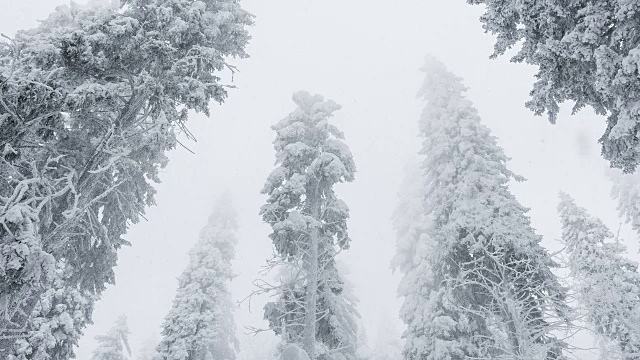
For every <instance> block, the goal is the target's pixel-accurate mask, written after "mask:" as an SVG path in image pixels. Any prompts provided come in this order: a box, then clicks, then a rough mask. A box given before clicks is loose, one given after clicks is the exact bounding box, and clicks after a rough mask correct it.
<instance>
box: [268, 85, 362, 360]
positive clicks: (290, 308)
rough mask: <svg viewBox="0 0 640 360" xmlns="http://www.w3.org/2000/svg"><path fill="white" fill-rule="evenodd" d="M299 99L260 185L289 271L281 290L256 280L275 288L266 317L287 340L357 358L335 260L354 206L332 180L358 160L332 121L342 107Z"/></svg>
mask: <svg viewBox="0 0 640 360" xmlns="http://www.w3.org/2000/svg"><path fill="white" fill-rule="evenodd" d="M293 101H294V102H295V103H296V105H297V106H298V107H297V109H296V110H295V111H293V112H292V113H290V114H289V115H288V116H287V117H285V118H284V119H282V120H281V121H280V122H278V123H277V124H276V125H275V126H273V129H274V130H275V131H276V139H275V141H274V148H275V150H276V165H277V167H276V169H275V170H273V172H272V173H271V174H270V175H269V177H268V179H267V181H266V184H265V186H264V188H263V189H262V193H264V194H268V195H269V198H268V200H267V203H266V204H265V205H264V206H262V208H261V210H260V214H261V215H262V218H263V220H264V221H265V222H266V223H268V224H269V225H270V226H271V228H272V230H273V232H272V233H271V235H270V238H271V240H272V241H273V244H274V248H275V259H273V260H272V261H271V262H270V264H271V265H272V266H273V267H277V266H278V265H284V266H285V269H286V270H284V272H285V273H286V274H287V276H286V277H283V278H282V280H283V282H282V283H280V284H279V285H277V286H275V287H271V286H268V285H267V284H265V283H258V286H259V289H260V291H265V292H268V291H275V292H276V295H275V296H276V298H277V300H276V301H275V302H271V303H269V304H267V305H266V306H265V318H266V319H267V320H268V321H269V324H270V327H271V329H272V330H273V331H274V332H275V333H276V334H278V335H281V336H282V339H283V341H284V342H285V343H296V344H299V345H301V346H302V347H303V348H304V349H305V350H306V351H307V353H308V354H309V357H310V358H311V359H312V360H316V359H327V360H329V359H348V360H351V359H354V357H355V356H356V350H357V349H356V347H357V330H356V322H355V318H356V316H357V313H356V312H355V309H354V307H353V304H352V302H351V301H350V299H348V298H346V297H345V296H344V281H343V280H342V278H341V275H340V273H339V271H338V270H337V268H336V262H335V259H336V255H337V254H338V253H339V252H340V251H341V250H345V249H348V247H349V242H350V238H349V235H348V233H347V222H346V221H347V218H348V216H349V209H348V207H347V205H346V204H345V203H344V202H343V201H342V200H340V199H339V198H338V196H337V194H336V193H335V191H334V185H335V184H337V183H340V182H345V181H352V180H353V179H354V172H355V164H354V161H353V157H352V155H351V151H350V150H349V148H348V147H347V145H345V144H344V143H343V142H342V139H343V138H344V135H343V133H342V132H341V131H340V130H338V128H336V127H335V126H334V125H332V124H330V123H329V118H330V117H331V116H332V115H333V112H335V111H336V110H338V109H340V106H339V105H337V104H336V103H335V102H333V101H331V100H328V101H325V100H324V98H323V97H322V96H319V95H313V96H312V95H311V94H309V93H307V92H304V91H300V92H296V93H295V94H294V95H293Z"/></svg>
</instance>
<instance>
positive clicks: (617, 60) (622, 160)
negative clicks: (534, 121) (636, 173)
mask: <svg viewBox="0 0 640 360" xmlns="http://www.w3.org/2000/svg"><path fill="white" fill-rule="evenodd" d="M467 2H469V3H471V4H483V5H485V13H484V15H483V16H482V17H481V21H482V23H483V26H484V28H485V30H486V31H488V32H491V33H494V34H496V36H497V41H496V44H495V52H494V54H493V57H496V56H498V55H502V54H504V53H505V52H506V51H507V50H508V49H510V48H513V47H516V48H517V49H518V52H517V53H516V55H515V56H514V57H513V58H512V60H513V61H515V62H524V63H527V64H533V65H537V66H538V73H537V74H536V81H535V84H534V85H533V89H532V91H531V100H530V101H528V102H527V107H529V108H530V109H531V110H533V111H534V112H535V113H536V114H543V113H544V112H547V113H548V115H549V119H550V121H551V122H555V121H556V118H557V115H558V112H559V106H558V105H559V103H562V102H564V101H567V100H569V101H572V102H574V103H575V105H574V106H573V111H574V112H575V111H578V110H580V109H581V108H583V107H584V106H591V107H592V108H593V109H594V110H595V111H596V112H597V113H599V114H602V115H607V116H608V117H607V128H606V130H605V132H604V134H603V135H602V137H601V138H600V143H601V144H602V155H603V156H604V158H605V159H607V160H609V161H610V163H611V165H612V166H613V167H617V168H622V169H625V170H627V171H633V170H634V169H635V168H636V166H637V165H638V163H640V134H639V133H638V130H639V129H640V81H638V79H639V78H640V37H639V36H638V33H637V31H638V14H639V13H640V2H638V1H637V0H584V1H547V0H530V1H519V0H467Z"/></svg>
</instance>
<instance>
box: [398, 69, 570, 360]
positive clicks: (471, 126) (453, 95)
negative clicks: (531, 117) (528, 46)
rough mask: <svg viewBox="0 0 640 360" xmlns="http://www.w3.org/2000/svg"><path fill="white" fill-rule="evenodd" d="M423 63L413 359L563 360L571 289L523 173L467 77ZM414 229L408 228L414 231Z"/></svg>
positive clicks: (409, 278) (405, 245)
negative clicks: (533, 210) (523, 196)
mask: <svg viewBox="0 0 640 360" xmlns="http://www.w3.org/2000/svg"><path fill="white" fill-rule="evenodd" d="M422 70H423V71H425V72H426V79H425V82H424V85H423V86H422V88H421V90H420V92H419V95H420V96H422V97H423V98H424V100H425V101H426V107H425V110H424V112H423V113H422V117H421V120H420V133H421V135H422V137H423V148H422V151H421V154H422V156H423V157H424V160H423V163H422V168H423V169H424V174H423V177H422V179H423V180H422V181H423V191H422V194H424V197H423V209H422V211H423V216H422V217H421V219H422V220H421V221H424V222H425V223H424V226H422V227H421V229H420V230H419V231H417V232H415V233H414V234H416V235H415V236H414V235H408V236H404V239H403V241H402V242H401V246H400V252H401V253H402V254H401V256H399V257H398V258H397V260H396V261H397V262H396V264H397V266H399V267H400V269H401V270H402V271H403V273H404V276H403V279H402V282H401V285H400V288H399V292H400V295H402V296H403V297H404V304H403V306H402V309H401V318H402V319H403V321H404V322H405V323H406V325H407V330H406V331H405V334H404V337H405V340H406V344H405V349H404V358H405V359H408V360H418V359H430V360H440V359H443V360H444V359H448V360H450V359H468V358H475V359H501V358H504V359H522V360H524V359H527V360H532V359H541V360H542V359H558V358H561V357H562V356H563V355H562V348H563V345H562V342H561V341H560V340H559V339H557V338H556V337H554V336H553V335H552V334H551V332H552V330H553V329H554V326H553V325H555V323H554V324H552V323H550V322H548V319H549V317H550V316H563V315H564V313H565V311H566V304H565V290H564V289H563V288H562V287H561V286H560V284H559V282H558V280H557V278H556V276H555V275H554V274H553V273H552V271H551V268H552V267H554V266H555V265H556V264H555V263H554V262H553V261H552V259H551V257H550V255H549V254H548V253H547V252H546V250H545V249H544V248H543V247H542V246H541V245H540V241H541V237H540V236H538V235H536V234H535V232H534V230H533V229H532V227H531V224H530V220H529V218H528V217H527V215H526V212H527V209H525V208H524V207H523V206H522V205H520V204H519V203H518V201H517V200H516V199H515V197H514V196H513V195H512V194H511V192H510V191H509V188H508V183H509V181H510V179H514V178H515V179H518V177H517V176H515V175H514V174H513V172H511V171H510V170H509V169H508V168H507V166H506V162H507V160H508V158H507V156H506V155H505V154H504V151H503V150H502V149H501V148H500V147H499V146H498V144H497V143H496V139H495V137H493V136H492V135H491V134H490V131H489V129H488V128H487V127H486V126H484V125H483V124H482V123H481V121H480V118H479V116H478V114H477V111H476V109H475V108H474V107H473V105H472V103H471V101H469V100H468V99H466V98H465V96H464V92H465V90H466V88H465V87H464V86H463V85H462V82H461V79H460V78H458V77H457V76H455V75H453V74H452V73H451V72H449V71H448V70H447V69H446V68H445V66H444V65H443V64H442V63H440V62H439V61H437V60H435V59H433V58H430V57H429V58H427V61H426V64H425V66H424V68H423V69H422ZM397 221H398V218H397V216H396V223H397ZM401 224H402V223H401ZM407 228H409V227H408V226H407V225H402V226H399V227H398V230H399V234H400V235H401V236H403V234H405V235H406V234H411V232H407V231H406V229H407ZM408 249H411V251H412V253H408V252H407V250H408ZM400 260H402V262H404V263H398V262H400Z"/></svg>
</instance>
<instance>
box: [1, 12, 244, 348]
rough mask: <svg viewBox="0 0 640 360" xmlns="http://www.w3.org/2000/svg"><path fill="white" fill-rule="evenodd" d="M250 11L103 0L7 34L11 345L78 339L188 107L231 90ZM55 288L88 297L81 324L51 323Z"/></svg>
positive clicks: (6, 264)
mask: <svg viewBox="0 0 640 360" xmlns="http://www.w3.org/2000/svg"><path fill="white" fill-rule="evenodd" d="M251 22H252V16H251V15H250V14H248V13H247V12H246V11H244V10H243V9H242V8H241V7H240V5H239V3H238V1H237V0H202V1H182V0H123V1H122V4H121V6H120V5H118V1H108V0H91V1H89V4H88V5H86V6H85V5H78V4H76V3H72V4H71V5H70V6H60V7H57V8H56V10H55V11H54V12H53V13H52V14H51V15H50V16H49V17H48V18H47V19H45V20H44V21H42V22H41V24H40V25H39V26H38V27H37V28H35V29H32V30H27V31H21V32H19V33H18V34H17V35H16V36H15V38H14V39H11V40H7V39H4V38H3V39H2V41H0V128H1V129H2V131H0V225H1V226H0V314H1V316H0V339H1V340H0V358H6V357H7V356H8V353H15V352H18V354H17V355H18V356H22V357H26V358H30V359H31V358H33V354H36V353H41V350H42V349H44V348H39V350H35V348H36V347H40V346H42V345H45V346H46V347H48V348H49V350H47V351H49V353H50V355H51V356H53V357H64V356H66V355H62V353H61V352H60V351H62V352H64V353H65V354H66V353H69V352H70V351H71V350H70V348H69V347H67V346H66V345H65V344H68V343H69V342H71V343H72V342H74V341H76V340H73V339H70V338H73V337H75V338H76V339H77V336H79V334H80V332H79V330H81V329H82V328H83V327H84V324H85V323H86V322H87V319H88V318H89V317H90V314H91V309H92V306H93V302H94V300H95V298H97V297H99V295H100V294H101V293H102V291H103V290H104V289H105V286H106V284H109V283H113V282H114V273H113V266H114V265H115V264H116V261H117V251H118V249H119V248H120V247H121V246H123V245H126V244H127V241H126V240H125V239H124V235H125V233H126V231H127V228H128V227H129V226H130V225H131V224H132V223H136V222H137V221H138V220H139V218H140V214H143V213H144V211H145V208H146V207H147V206H150V205H153V204H154V194H155V190H154V188H153V183H155V182H158V181H159V178H158V172H159V169H160V168H162V167H164V166H165V165H166V164H167V161H168V158H167V156H166V152H167V151H168V150H170V149H172V148H174V147H175V146H176V144H177V136H178V135H181V136H184V135H186V136H187V137H189V136H190V134H189V132H188V130H187V129H186V127H185V122H186V121H187V114H188V112H189V110H193V111H197V112H204V113H205V114H208V111H209V103H210V102H211V101H212V100H215V101H216V102H219V103H222V102H223V101H224V100H225V98H226V96H227V92H226V88H227V87H226V85H225V84H224V83H222V81H221V79H220V76H221V75H220V74H221V73H222V71H224V70H225V69H233V66H231V65H230V64H229V63H228V59H229V57H233V56H239V57H244V56H246V54H245V51H244V48H245V46H246V45H247V43H248V40H249V35H248V33H247V30H246V27H247V26H248V25H250V24H251ZM60 268H63V269H64V271H63V272H64V274H63V275H60V274H58V270H57V269H60ZM52 288H55V289H56V291H57V292H66V293H67V294H57V295H56V300H55V302H59V301H61V300H60V299H63V298H64V299H69V298H71V297H74V298H76V300H73V302H74V303H75V304H76V305H72V304H67V305H65V306H71V307H74V306H83V307H84V309H81V310H79V311H80V312H81V313H83V314H84V315H82V316H80V315H78V316H72V317H71V318H72V319H74V321H75V323H74V325H73V326H67V327H65V328H59V327H58V328H56V327H43V326H41V323H40V321H52V318H49V319H47V320H42V319H41V318H42V316H44V317H49V316H53V317H55V316H57V315H56V311H57V310H56V311H53V312H52V311H48V310H46V309H47V308H48V307H49V302H50V301H49V300H50V298H51V296H52V295H51V289H52ZM77 294H80V296H82V297H83V299H82V300H80V299H77V296H76V295H77ZM65 301H66V300H65ZM43 311H45V314H44V315H43ZM34 312H35V313H34ZM31 319H38V321H39V323H34V322H32V321H31ZM76 319H77V320H76ZM48 329H57V330H51V331H50V330H48ZM36 333H37V334H36ZM54 333H55V334H56V336H52V334H54ZM59 334H64V336H58V335H59ZM43 338H50V339H54V338H55V339H62V340H61V341H63V342H64V343H58V342H57V341H53V342H46V343H42V342H41V343H39V344H31V343H30V342H31V341H32V340H34V341H39V340H37V339H43ZM16 340H20V341H19V344H18V345H16V346H13V345H14V344H17V343H16ZM24 341H27V342H28V344H26V345H25V343H24ZM45 350H46V349H45ZM33 359H35V358H33ZM38 359H39V358H38Z"/></svg>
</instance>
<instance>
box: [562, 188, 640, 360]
mask: <svg viewBox="0 0 640 360" xmlns="http://www.w3.org/2000/svg"><path fill="white" fill-rule="evenodd" d="M560 200H561V201H560V204H559V206H558V212H559V214H560V220H561V223H562V240H563V241H564V243H565V244H566V246H567V250H566V251H567V253H568V262H569V268H570V270H571V275H572V277H573V281H574V282H575V284H576V285H575V286H576V292H577V294H578V297H579V300H580V302H581V304H582V306H583V307H584V311H585V313H586V318H587V321H588V322H589V323H590V324H591V325H592V326H593V327H594V328H595V331H596V332H597V333H598V334H599V335H602V336H604V337H605V338H607V339H609V340H611V341H613V342H614V343H615V344H616V345H617V346H618V348H619V352H620V353H621V354H622V358H623V359H640V274H639V273H638V272H637V270H638V265H637V264H636V263H635V262H631V261H629V260H627V259H626V258H625V257H624V255H623V254H624V252H625V250H626V249H625V247H624V245H622V244H621V243H620V242H619V241H618V240H619V239H616V238H615V237H614V235H613V233H612V232H611V231H610V230H609V229H608V228H607V226H606V225H605V224H604V223H602V221H600V219H597V218H594V217H592V216H590V215H589V214H588V213H587V211H586V210H585V209H584V208H581V207H578V206H577V205H576V204H575V201H574V200H573V198H571V197H570V196H569V195H567V194H564V193H561V194H560Z"/></svg>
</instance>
